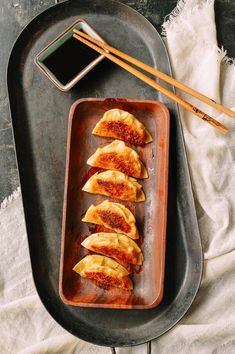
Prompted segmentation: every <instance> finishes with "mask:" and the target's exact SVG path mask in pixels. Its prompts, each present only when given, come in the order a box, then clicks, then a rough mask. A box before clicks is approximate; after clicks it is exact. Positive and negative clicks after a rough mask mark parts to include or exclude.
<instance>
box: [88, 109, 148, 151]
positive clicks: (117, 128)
mask: <svg viewBox="0 0 235 354" xmlns="http://www.w3.org/2000/svg"><path fill="white" fill-rule="evenodd" d="M92 134H94V135H99V136H106V137H110V138H116V139H120V140H124V141H126V142H127V143H129V144H133V145H140V146H144V145H145V144H147V143H150V142H151V141H152V140H153V139H152V137H151V135H150V133H149V132H148V131H147V129H146V128H145V126H144V125H143V124H142V123H141V122H140V121H139V120H138V119H137V118H136V117H135V116H133V114H131V113H129V112H126V111H123V110H121V109H117V108H114V109H110V110H109V111H107V112H105V114H104V115H103V117H102V118H101V119H100V121H99V122H98V123H97V124H96V126H95V128H94V129H93V131H92Z"/></svg>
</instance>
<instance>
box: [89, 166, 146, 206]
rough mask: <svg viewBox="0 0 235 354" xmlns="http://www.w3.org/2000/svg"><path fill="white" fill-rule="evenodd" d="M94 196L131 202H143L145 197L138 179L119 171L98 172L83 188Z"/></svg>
mask: <svg viewBox="0 0 235 354" xmlns="http://www.w3.org/2000/svg"><path fill="white" fill-rule="evenodd" d="M82 190H83V191H85V192H88V193H92V194H102V195H107V196H109V197H113V198H116V199H121V200H128V201H130V202H142V201H144V200H145V195H144V192H143V190H142V186H141V184H139V183H138V182H137V181H136V179H134V178H132V177H128V176H126V175H125V174H124V173H122V172H118V171H111V170H108V171H104V172H96V173H95V174H94V175H93V176H91V177H90V178H89V179H88V181H87V182H86V183H85V185H84V186H83V188H82Z"/></svg>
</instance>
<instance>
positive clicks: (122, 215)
mask: <svg viewBox="0 0 235 354" xmlns="http://www.w3.org/2000/svg"><path fill="white" fill-rule="evenodd" d="M82 221H83V222H89V223H93V224H97V225H102V226H104V227H105V228H107V229H110V230H113V231H115V232H117V233H121V234H125V235H127V236H129V237H130V238H132V239H138V238H139V233H138V230H137V227H136V220H135V217H134V215H133V214H132V212H131V211H130V210H129V209H128V208H126V207H125V206H124V205H122V204H120V203H114V202H110V201H108V200H105V201H103V202H102V203H100V204H98V205H96V206H95V205H91V206H90V207H89V209H88V210H87V212H86V214H85V216H84V217H83V219H82Z"/></svg>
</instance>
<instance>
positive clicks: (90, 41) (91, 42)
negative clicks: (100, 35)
mask: <svg viewBox="0 0 235 354" xmlns="http://www.w3.org/2000/svg"><path fill="white" fill-rule="evenodd" d="M73 31H74V34H73V37H74V38H76V39H78V40H79V41H80V42H82V43H84V44H86V45H87V46H89V47H90V48H92V49H94V50H96V51H97V52H98V53H100V54H102V55H103V56H105V57H106V58H108V59H109V60H111V61H112V62H114V63H116V64H117V65H119V66H121V67H122V68H123V69H125V70H126V71H128V72H130V73H131V74H133V75H134V76H136V77H138V78H139V79H140V80H142V81H144V82H145V83H146V84H148V85H150V86H151V87H153V88H155V89H156V90H158V91H160V92H161V93H163V94H164V95H165V96H167V97H169V98H170V99H172V100H173V101H175V102H176V103H178V104H179V105H181V106H182V107H184V108H185V109H187V110H188V111H189V112H192V113H193V114H195V115H196V116H197V117H199V118H201V119H202V120H204V121H206V122H207V123H209V124H210V125H212V126H213V127H214V128H216V129H217V130H218V131H220V132H221V133H224V134H226V133H227V132H228V129H227V128H226V127H225V126H224V125H223V124H221V123H220V122H218V121H217V120H215V119H214V118H212V117H210V116H209V115H208V114H206V113H204V112H203V111H201V110H200V109H198V108H197V107H195V106H194V105H192V104H191V103H189V102H187V101H185V100H184V99H182V98H181V97H179V96H178V95H176V94H175V93H173V92H171V91H169V90H167V89H166V88H165V87H164V86H162V85H160V84H159V83H157V82H156V81H154V80H152V79H151V78H149V77H148V76H146V75H144V74H143V73H142V72H140V71H138V70H137V69H135V68H133V67H132V66H130V65H129V64H127V63H126V62H124V61H122V60H121V59H119V58H117V57H116V56H118V57H120V58H122V59H124V60H126V61H128V62H130V63H131V64H134V65H135V66H137V67H139V68H141V69H142V70H144V71H147V72H148V73H150V74H152V75H154V76H156V77H158V78H160V79H162V80H164V81H166V82H167V83H170V84H172V85H173V86H175V87H177V88H179V89H181V90H182V91H184V92H186V93H188V94H191V95H192V96H193V97H195V98H197V99H199V100H201V101H202V102H204V103H206V104H208V105H209V106H211V107H213V108H215V109H217V110H219V111H221V112H223V113H225V114H227V115H228V116H230V117H234V116H235V112H233V111H231V110H230V109H229V108H227V107H224V106H223V105H221V104H220V103H217V102H215V101H214V100H212V99H211V98H209V97H207V96H205V95H203V94H202V93H200V92H198V91H196V90H194V89H192V88H190V87H188V86H186V85H184V84H183V83H181V82H179V81H177V80H175V79H173V78H172V77H170V76H168V75H166V74H164V73H162V72H161V71H159V70H156V69H154V68H152V67H151V66H149V65H147V64H145V63H143V62H141V61H140V60H138V59H135V58H133V57H131V56H130V55H127V54H125V53H123V52H121V51H119V50H118V49H115V48H113V47H111V46H110V45H108V44H106V43H102V42H100V41H98V40H96V39H94V38H93V37H91V36H89V35H88V34H86V33H84V32H81V31H79V30H77V29H74V30H73ZM84 38H86V39H87V40H86V39H84ZM110 53H113V54H115V55H116V56H114V55H112V54H110Z"/></svg>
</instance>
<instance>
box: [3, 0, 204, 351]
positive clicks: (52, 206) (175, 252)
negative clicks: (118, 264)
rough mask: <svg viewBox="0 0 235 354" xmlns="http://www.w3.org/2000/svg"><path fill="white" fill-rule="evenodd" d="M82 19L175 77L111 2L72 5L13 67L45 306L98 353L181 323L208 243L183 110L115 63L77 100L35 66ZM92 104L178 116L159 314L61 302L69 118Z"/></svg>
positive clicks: (25, 39) (162, 55)
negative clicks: (142, 104) (156, 108)
mask: <svg viewBox="0 0 235 354" xmlns="http://www.w3.org/2000/svg"><path fill="white" fill-rule="evenodd" d="M77 18H83V19H84V20H85V21H87V22H88V23H89V24H90V25H91V26H92V27H93V28H95V29H96V30H97V32H98V33H99V34H100V35H101V36H102V37H103V38H104V39H105V40H107V41H108V42H109V43H110V44H111V45H113V46H114V47H117V48H119V49H120V50H122V51H124V52H127V53H128V54H130V55H133V56H135V57H137V58H139V59H140V60H142V61H144V62H146V63H147V64H149V65H151V66H153V67H155V68H157V69H159V70H161V71H163V72H165V73H167V74H171V70H170V64H169V60H168V56H167V52H166V49H165V47H164V44H163V41H162V39H161V37H160V36H159V34H158V33H157V31H156V30H155V29H154V27H153V26H152V25H151V24H150V23H149V22H148V21H147V20H146V19H145V18H144V17H143V16H141V15H140V14H139V13H137V12H136V11H134V10H132V9H131V8H129V7H127V6H125V5H123V4H120V3H118V2H115V1H112V0H110V1H109V0H86V1H83V0H70V1H66V2H63V3H61V4H58V5H56V6H54V7H52V8H50V9H48V10H46V11H45V12H43V13H42V14H40V15H39V16H37V17H36V18H35V19H34V20H33V21H32V22H31V23H30V24H29V25H28V26H27V27H26V28H25V29H24V30H23V32H22V33H21V35H20V36H19V38H18V39H17V41H16V43H15V45H14V47H13V50H12V53H11V56H10V59H9V65H8V77H7V81H8V93H9V100H10V108H11V115H12V124H13V130H14V138H15V146H16V153H17V159H18V167H19V174H20V181H21V188H22V195H23V203H24V210H25V220H26V226H27V233H28V243H29V250H30V257H31V263H32V271H33V277H34V281H35V285H36V288H37V291H38V294H39V296H40V298H41V300H42V302H43V304H44V305H45V307H46V308H47V310H48V311H49V313H50V314H51V315H52V316H53V317H54V319H55V320H56V321H57V322H58V323H59V324H61V325H62V326H63V327H64V328H65V329H66V330H68V331H69V332H71V333H73V334H74V335H76V336H78V337H80V338H82V339H83V340H86V341H89V342H92V343H95V344H98V345H105V346H129V345H137V344H140V343H144V342H147V341H149V340H151V339H154V338H157V337H158V336H160V335H162V334H163V333H165V332H166V331H167V330H169V329H170V328H171V327H173V326H174V325H175V324H176V323H177V322H178V321H179V320H180V319H181V318H182V316H183V315H184V314H185V313H186V311H187V310H188V308H189V307H190V305H191V303H192V301H193V299H194V297H195V295H196V292H197V290H198V287H199V284H200V280H201V273H202V251H201V243H200V235H199V231H198V224H197V218H196V213H195V207H194V200H193V195H192V188H191V183H190V177H189V171H188V166H187V160H186V154H185V148H184V142H183V136H182V130H181V125H180V120H179V113H178V109H177V106H176V105H175V104H174V103H172V102H170V101H169V100H168V99H166V98H165V97H163V96H161V95H160V94H158V93H157V92H156V91H154V90H153V89H151V88H150V87H148V86H146V85H145V84H144V83H142V82H141V81H139V80H138V79H137V78H135V77H132V76H131V75H129V74H127V73H126V72H124V71H123V70H122V69H120V68H118V67H116V66H115V65H114V64H112V63H110V62H108V61H106V60H104V61H103V62H102V63H100V64H99V65H98V66H97V67H96V68H95V69H94V70H93V71H92V72H90V74H89V75H88V76H87V77H86V78H83V80H82V81H80V83H79V84H78V85H76V86H75V87H74V88H73V89H72V90H71V91H70V92H68V93H62V92H60V91H58V90H57V89H56V88H55V87H54V86H53V85H52V83H51V82H50V81H49V80H47V79H46V78H45V77H44V75H42V74H41V73H40V72H39V70H38V69H37V68H36V66H35V64H34V62H33V58H34V57H35V55H36V54H37V53H38V52H39V51H40V50H41V49H42V48H44V47H45V46H46V44H47V43H49V42H50V41H51V40H52V39H53V38H54V37H55V36H56V35H57V34H59V33H60V32H62V31H63V30H64V29H65V28H66V27H67V26H69V25H70V24H71V23H73V22H74V21H75V20H76V19H77ZM71 60H74V58H71ZM168 88H169V89H172V88H171V87H169V86H168ZM83 97H127V98H135V99H150V100H159V101H162V102H163V103H164V104H166V105H167V106H168V108H169V110H170V114H171V118H170V119H171V124H170V155H169V158H170V159H169V194H168V195H169V198H168V220H167V247H166V273H165V288H164V298H163V301H162V303H161V304H160V305H159V306H157V307H156V308H153V309H148V310H130V311H128V312H127V311H125V310H113V309H94V308H77V307H73V306H69V305H65V304H64V303H63V302H62V301H61V299H60V297H59V291H58V278H59V259H60V237H61V219H62V209H63V189H64V171H65V158H66V135H67V123H68V122H67V117H68V111H69V108H70V106H71V105H72V103H73V102H74V101H75V100H77V99H78V98H83Z"/></svg>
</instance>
